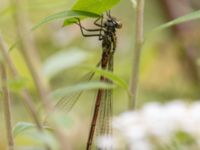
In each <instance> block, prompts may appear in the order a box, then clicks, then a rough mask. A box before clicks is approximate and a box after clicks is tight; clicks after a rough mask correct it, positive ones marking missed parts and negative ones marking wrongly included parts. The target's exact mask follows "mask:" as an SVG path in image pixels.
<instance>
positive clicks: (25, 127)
mask: <svg viewBox="0 0 200 150" xmlns="http://www.w3.org/2000/svg"><path fill="white" fill-rule="evenodd" d="M43 128H44V129H50V128H49V127H47V126H44V127H43ZM32 129H36V125H35V124H32V123H30V122H18V123H17V124H16V125H15V126H14V128H13V136H14V137H17V136H18V135H20V134H22V133H24V132H26V131H29V130H32Z"/></svg>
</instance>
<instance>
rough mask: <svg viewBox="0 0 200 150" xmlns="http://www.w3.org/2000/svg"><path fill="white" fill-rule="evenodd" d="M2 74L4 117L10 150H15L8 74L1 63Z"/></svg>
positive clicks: (0, 70)
mask: <svg viewBox="0 0 200 150" xmlns="http://www.w3.org/2000/svg"><path fill="white" fill-rule="evenodd" d="M0 72H1V80H2V93H3V103H4V105H3V107H4V116H5V124H6V132H7V140H8V149H9V150H14V140H13V134H12V117H11V106H10V94H9V90H8V86H7V74H6V69H5V66H4V64H3V63H0Z"/></svg>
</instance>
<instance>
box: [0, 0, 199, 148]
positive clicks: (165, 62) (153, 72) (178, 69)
mask: <svg viewBox="0 0 200 150" xmlns="http://www.w3.org/2000/svg"><path fill="white" fill-rule="evenodd" d="M162 1H164V0H151V1H148V0H147V1H146V6H145V45H144V49H143V52H142V57H141V65H140V66H141V70H140V86H139V97H138V100H137V107H140V106H142V105H143V104H144V103H146V102H150V101H160V102H166V101H170V100H173V99H182V100H186V101H193V100H197V99H199V97H200V92H199V87H200V84H199V83H200V82H199V81H200V80H199V79H200V78H199V64H198V54H199V48H200V44H199V43H200V31H199V30H198V29H199V27H198V26H199V22H198V21H194V22H193V23H194V24H195V25H194V26H192V28H191V26H189V27H186V28H181V29H182V30H180V28H178V27H175V28H170V29H168V30H164V31H161V32H159V33H154V34H150V33H151V31H152V29H154V28H155V27H157V26H159V25H161V24H163V23H165V22H167V21H169V20H170V19H171V18H170V17H172V16H170V11H169V9H167V7H166V4H164V3H163V2H162ZM73 3H74V0H57V1H54V0H23V6H22V7H23V9H24V10H25V12H26V14H25V15H27V16H28V19H29V21H30V22H29V23H30V26H33V25H34V24H37V23H38V22H39V21H40V20H42V19H43V18H45V17H46V16H48V15H51V14H54V13H56V12H60V11H63V10H67V9H70V7H71V6H72V5H73ZM182 5H184V4H182ZM187 7H189V8H191V11H192V10H195V9H196V10H197V9H199V8H200V5H199V2H198V0H193V1H190V5H187ZM177 11H178V10H177ZM14 13H15V10H14V9H13V8H12V6H11V5H10V1H8V0H1V1H0V32H1V34H2V35H3V37H4V39H5V41H6V42H7V43H8V45H9V46H12V45H13V44H14V43H16V41H17V40H18V37H17V35H16V25H15V23H14V19H13V14H14ZM112 15H113V16H115V17H117V19H119V20H120V21H121V22H122V23H123V28H122V29H121V30H119V31H118V33H117V35H118V45H117V52H116V55H115V63H114V73H115V74H116V75H118V76H119V77H120V78H122V79H123V80H125V81H126V82H127V83H129V82H130V77H131V70H132V61H133V60H132V57H133V48H134V29H135V27H134V26H135V22H134V20H135V10H134V8H133V4H132V3H131V2H130V1H125V0H124V1H121V2H120V3H119V4H118V5H117V6H116V7H114V8H113V10H112ZM62 21H63V20H62V19H61V20H57V21H53V22H50V23H48V24H45V25H43V26H41V27H40V28H38V29H37V30H35V31H34V32H32V33H31V34H33V35H34V38H35V40H36V45H37V47H38V49H39V51H37V53H38V56H39V58H40V59H41V62H42V64H41V66H42V65H43V64H45V62H46V61H47V60H48V59H49V58H50V56H52V55H55V54H57V53H59V52H61V51H66V52H69V51H70V52H71V51H74V50H78V51H81V52H83V53H84V55H85V56H87V57H86V59H84V61H83V62H81V63H80V64H79V65H76V66H75V67H71V68H68V69H66V70H63V71H62V72H60V73H59V74H57V75H55V76H54V77H53V78H52V79H51V80H50V86H51V89H52V91H53V90H55V89H57V88H61V87H64V86H68V85H73V84H75V83H77V82H78V81H79V80H80V79H81V77H82V76H83V75H84V74H85V73H87V71H88V70H86V69H83V68H81V67H80V66H81V65H86V66H94V67H95V65H96V64H97V62H98V61H99V59H100V56H101V43H100V42H99V41H98V40H97V39H96V38H84V37H82V36H81V33H80V30H79V27H78V26H76V25H71V26H67V27H64V28H63V27H62ZM92 22H93V19H86V20H85V21H83V24H84V26H85V27H87V28H92V27H93V25H92ZM184 31H185V32H184ZM24 36H26V35H24ZM191 47H192V48H193V49H192V50H190V48H191ZM190 52H191V53H192V54H190ZM10 53H11V55H12V58H13V61H14V62H15V65H16V66H17V68H18V70H19V72H20V74H21V76H22V78H24V79H25V80H26V86H27V87H28V89H30V91H31V94H32V95H33V97H34V99H35V103H36V105H37V106H38V109H39V107H40V103H39V97H38V94H37V91H36V88H35V86H34V83H33V81H32V79H31V76H30V73H29V71H28V69H27V66H26V64H25V62H24V60H23V57H22V55H21V53H20V50H19V46H15V47H14V48H13V49H12V50H11V52H10ZM190 56H194V57H190ZM41 68H42V67H41ZM10 78H11V77H10ZM94 99H95V91H90V92H85V93H84V94H83V95H82V96H81V97H80V99H79V101H78V103H77V104H76V105H75V107H74V108H73V109H72V111H71V112H70V113H69V114H68V115H67V116H68V119H69V122H70V123H69V124H70V125H69V127H68V128H67V132H68V134H69V137H70V143H71V145H76V149H81V147H83V145H84V144H85V141H86V138H87V134H88V129H89V123H90V119H91V114H92V110H93V107H94ZM0 102H1V104H0V111H1V116H0V117H1V118H0V149H1V150H4V149H5V147H6V142H5V127H4V123H3V115H2V100H1V101H0ZM12 105H13V107H12V113H13V124H15V123H16V122H18V121H31V119H30V116H29V114H28V113H27V110H26V109H25V108H24V105H23V103H22V101H21V99H20V97H19V96H18V94H17V93H16V92H13V94H12ZM113 106H114V115H117V114H119V113H121V112H124V111H126V110H127V109H128V96H127V94H126V91H125V90H123V89H121V88H116V89H115V90H114V98H113ZM77 141H78V144H77ZM37 144H39V143H38V141H37V140H34V139H33V138H31V137H30V136H28V135H20V136H18V137H17V138H16V145H18V146H19V147H20V146H21V145H23V146H24V149H26V147H25V146H30V145H37ZM21 149H23V148H22V147H21Z"/></svg>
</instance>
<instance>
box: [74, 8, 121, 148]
mask: <svg viewBox="0 0 200 150" xmlns="http://www.w3.org/2000/svg"><path fill="white" fill-rule="evenodd" d="M77 19H78V18H77ZM103 19H104V18H103V16H101V17H100V18H98V19H97V20H96V21H95V22H94V24H95V25H96V26H97V27H99V28H98V29H86V28H85V27H83V26H82V25H81V22H80V20H79V19H78V23H77V24H78V25H79V26H80V29H81V33H82V35H83V36H84V37H93V36H96V37H99V40H101V41H102V50H103V51H102V56H101V61H100V67H101V68H102V69H105V70H108V71H111V72H113V57H114V53H115V50H116V43H117V36H116V29H120V28H121V27H122V24H121V23H120V22H119V21H117V20H116V19H115V18H114V17H112V16H111V14H110V11H109V12H107V19H106V21H105V22H104V21H103ZM99 20H100V24H99V23H98V21H99ZM83 30H85V31H88V32H96V33H93V34H85V33H84V31H83ZM100 80H101V81H102V82H110V83H111V82H112V81H110V80H109V79H107V78H106V77H104V76H101V77H100ZM99 111H100V114H99ZM111 116H112V90H110V89H109V90H103V89H99V90H98V93H97V96H96V103H95V108H94V113H93V118H92V122H91V127H90V132H89V137H88V141H87V148H86V149H87V150H90V149H91V147H92V141H93V137H94V133H95V128H96V124H97V120H98V119H99V128H100V135H104V134H109V132H111V131H109V130H110V127H109V126H110V125H109V120H110V117H111Z"/></svg>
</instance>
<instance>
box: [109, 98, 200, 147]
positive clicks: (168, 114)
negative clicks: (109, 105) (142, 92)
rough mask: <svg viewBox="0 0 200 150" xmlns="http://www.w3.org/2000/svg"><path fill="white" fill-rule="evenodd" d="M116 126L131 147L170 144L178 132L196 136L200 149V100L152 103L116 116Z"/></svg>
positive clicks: (114, 125)
mask: <svg viewBox="0 0 200 150" xmlns="http://www.w3.org/2000/svg"><path fill="white" fill-rule="evenodd" d="M113 127H114V128H115V129H117V130H118V131H119V132H120V134H121V135H122V136H123V137H124V140H125V141H126V143H127V146H128V149H131V150H154V149H156V148H155V145H156V144H155V143H162V144H169V143H170V141H171V140H172V139H173V138H175V135H176V134H177V133H178V132H181V133H185V134H186V135H188V137H192V139H194V140H193V141H194V142H195V144H196V145H197V147H198V148H197V149H200V102H195V103H192V104H186V103H184V102H181V101H173V102H170V103H168V104H165V105H161V104H159V103H150V104H147V105H145V106H144V107H143V108H142V109H140V110H138V111H135V112H126V113H123V114H121V115H120V116H119V117H116V118H114V120H113ZM157 149H158V148H157ZM169 149H170V148H168V150H169ZM195 149H196V148H195Z"/></svg>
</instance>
